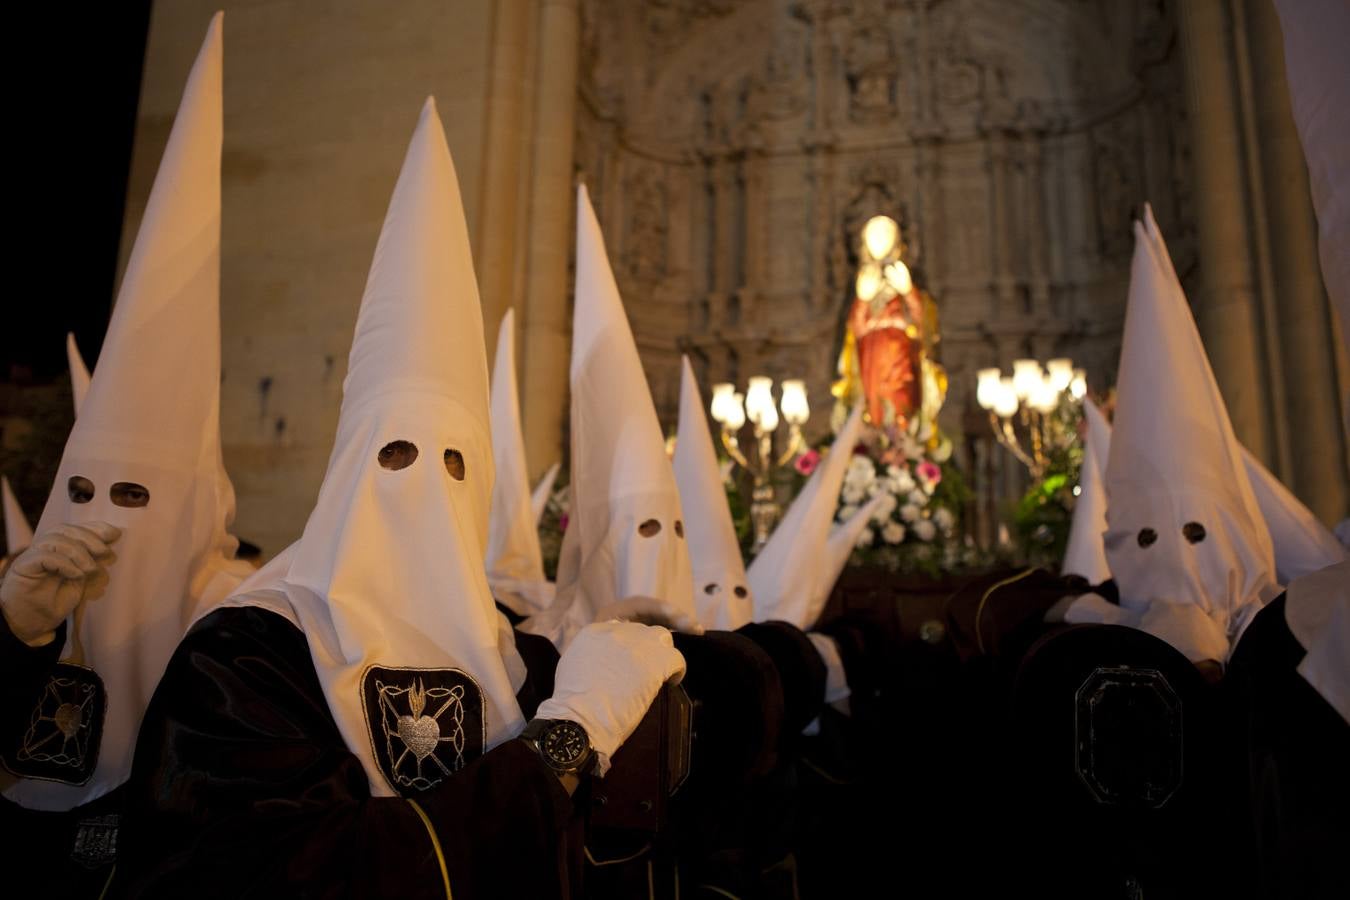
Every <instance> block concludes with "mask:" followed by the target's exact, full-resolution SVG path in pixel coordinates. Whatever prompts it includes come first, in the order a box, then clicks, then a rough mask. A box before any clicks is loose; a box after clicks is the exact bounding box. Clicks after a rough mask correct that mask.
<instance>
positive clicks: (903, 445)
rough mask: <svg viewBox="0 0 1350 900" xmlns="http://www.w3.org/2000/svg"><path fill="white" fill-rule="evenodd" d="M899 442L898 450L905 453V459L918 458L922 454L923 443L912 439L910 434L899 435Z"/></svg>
mask: <svg viewBox="0 0 1350 900" xmlns="http://www.w3.org/2000/svg"><path fill="white" fill-rule="evenodd" d="M899 444H900V450H901V451H902V452H903V453H904V454H905V457H906V458H907V459H919V458H920V457H922V456H923V444H920V443H919V442H918V441H916V440H914V438H913V437H911V436H910V435H908V434H902V435H900V441H899Z"/></svg>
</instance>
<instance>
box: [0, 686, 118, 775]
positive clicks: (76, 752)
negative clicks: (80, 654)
mask: <svg viewBox="0 0 1350 900" xmlns="http://www.w3.org/2000/svg"><path fill="white" fill-rule="evenodd" d="M106 702H107V698H106V695H105V693H104V690H103V679H101V678H99V677H98V673H97V672H95V671H94V670H93V669H87V668H85V667H84V666H76V665H71V664H70V663H58V664H57V665H56V668H55V669H53V671H52V675H51V678H50V679H49V680H48V681H47V685H46V687H44V688H43V689H42V694H41V696H40V697H39V698H38V701H37V704H36V705H35V706H34V707H33V712H32V714H31V715H30V716H29V720H28V727H27V728H26V729H25V730H24V731H23V733H22V734H20V735H19V741H18V746H17V747H15V748H13V749H12V750H8V751H6V752H5V755H4V764H5V768H7V769H9V771H11V772H13V773H14V774H15V775H18V776H19V777H21V778H39V779H42V780H44V781H61V782H65V783H66V784H84V783H85V782H86V781H88V780H89V777H90V776H91V775H93V774H94V767H95V766H96V765H97V763H98V746H99V741H100V740H101V739H102V737H103V711H104V707H105V705H106Z"/></svg>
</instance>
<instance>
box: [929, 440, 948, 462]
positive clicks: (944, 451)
mask: <svg viewBox="0 0 1350 900" xmlns="http://www.w3.org/2000/svg"><path fill="white" fill-rule="evenodd" d="M952 449H953V448H952V440H951V438H946V437H944V438H943V439H942V443H940V444H938V446H937V449H936V450H934V451H933V454H932V455H933V462H936V463H945V462H946V461H947V460H949V459H951V458H952Z"/></svg>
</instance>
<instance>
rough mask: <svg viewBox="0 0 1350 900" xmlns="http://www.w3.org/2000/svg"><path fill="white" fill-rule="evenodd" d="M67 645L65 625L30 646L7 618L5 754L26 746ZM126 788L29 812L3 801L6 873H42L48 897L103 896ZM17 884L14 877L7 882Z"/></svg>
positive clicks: (0, 686) (2, 699)
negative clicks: (65, 807) (63, 807)
mask: <svg viewBox="0 0 1350 900" xmlns="http://www.w3.org/2000/svg"><path fill="white" fill-rule="evenodd" d="M65 644H66V626H65V623H62V624H61V627H59V628H58V629H57V630H56V637H55V639H54V640H52V642H51V643H49V644H46V645H45V646H42V647H30V646H28V645H27V644H25V643H24V642H23V641H21V640H19V639H18V638H17V637H15V636H14V633H13V632H12V631H11V630H10V628H9V623H7V622H5V621H4V617H3V616H0V747H3V750H0V756H8V754H9V753H11V752H13V751H14V750H15V749H16V748H17V747H18V746H19V743H20V741H21V740H22V738H23V734H24V732H25V731H26V730H27V729H28V726H29V722H30V719H31V717H32V714H33V705H34V703H35V702H37V699H38V698H39V697H40V696H41V694H42V691H43V690H44V689H45V688H46V686H47V681H48V679H49V678H50V677H51V675H52V671H53V668H54V667H55V666H56V663H57V662H58V661H59V659H60V656H61V650H62V648H63V647H65ZM124 793H125V792H124V790H123V789H121V788H119V789H117V790H115V791H113V792H111V793H109V794H106V795H104V796H103V797H100V798H98V799H97V800H95V801H93V802H91V803H86V804H84V805H83V806H79V807H76V808H75V809H72V810H69V811H66V812H46V811H41V810H33V809H26V808H24V807H22V806H19V805H18V804H16V803H12V802H10V801H9V800H7V799H4V798H0V835H3V846H4V850H3V852H0V860H4V861H5V865H4V871H5V873H6V875H5V878H6V879H12V878H16V875H15V874H12V873H25V872H31V873H42V876H41V883H42V884H43V889H42V895H43V896H47V897H71V898H84V897H88V898H97V897H99V896H100V895H102V893H103V891H104V889H105V888H106V887H107V885H108V883H109V880H110V877H111V875H112V871H113V865H114V853H115V851H116V846H117V831H118V812H119V811H120V808H121V802H122V798H123V795H124ZM17 877H19V878H22V875H21V874H20V875H18V876H17ZM35 877H36V875H35ZM14 884H17V881H16V882H14ZM10 886H11V882H9V881H8V880H7V882H6V887H10Z"/></svg>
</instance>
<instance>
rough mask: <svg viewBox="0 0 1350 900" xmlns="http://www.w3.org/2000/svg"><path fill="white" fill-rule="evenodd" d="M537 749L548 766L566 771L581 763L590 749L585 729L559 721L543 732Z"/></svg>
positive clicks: (572, 723)
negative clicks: (547, 762)
mask: <svg viewBox="0 0 1350 900" xmlns="http://www.w3.org/2000/svg"><path fill="white" fill-rule="evenodd" d="M539 749H540V750H541V751H542V752H543V754H544V758H545V759H546V760H548V761H549V764H550V765H552V766H554V767H555V768H559V769H567V768H572V767H574V766H576V765H577V764H578V763H580V762H581V760H582V758H583V757H584V756H585V755H586V751H587V750H589V749H590V740H589V739H588V738H587V737H586V731H585V729H583V728H582V727H581V726H580V725H578V724H577V723H576V722H568V721H561V722H558V723H556V724H555V725H553V726H551V727H550V728H549V729H548V731H546V732H544V736H543V738H542V739H540V741H539Z"/></svg>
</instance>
